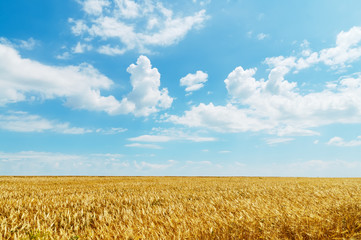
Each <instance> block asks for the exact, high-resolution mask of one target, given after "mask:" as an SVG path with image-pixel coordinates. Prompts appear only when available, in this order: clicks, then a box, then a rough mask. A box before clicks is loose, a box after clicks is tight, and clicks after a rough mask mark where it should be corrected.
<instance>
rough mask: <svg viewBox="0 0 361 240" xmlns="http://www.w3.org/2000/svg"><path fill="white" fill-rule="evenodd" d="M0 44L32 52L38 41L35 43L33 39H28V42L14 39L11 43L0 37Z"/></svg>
mask: <svg viewBox="0 0 361 240" xmlns="http://www.w3.org/2000/svg"><path fill="white" fill-rule="evenodd" d="M0 44H3V45H6V46H9V47H12V48H20V49H25V50H33V49H34V47H35V46H36V45H37V44H38V41H36V40H35V39H34V38H32V37H31V38H29V39H28V40H19V39H15V40H13V41H10V40H9V39H7V38H4V37H0Z"/></svg>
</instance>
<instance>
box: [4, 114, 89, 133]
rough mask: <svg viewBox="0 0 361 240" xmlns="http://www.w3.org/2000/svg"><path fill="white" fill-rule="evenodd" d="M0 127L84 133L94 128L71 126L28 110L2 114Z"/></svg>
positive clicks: (27, 130) (15, 130) (24, 130)
mask: <svg viewBox="0 0 361 240" xmlns="http://www.w3.org/2000/svg"><path fill="white" fill-rule="evenodd" d="M0 129H3V130H7V131H13V132H46V131H49V132H56V133H61V134H84V133H90V132H92V130H90V129H85V128H79V127H71V126H70V124H69V123H67V122H65V123H62V122H58V121H54V120H48V119H45V118H42V117H41V116H38V115H31V114H29V113H27V112H10V113H9V114H6V115H0Z"/></svg>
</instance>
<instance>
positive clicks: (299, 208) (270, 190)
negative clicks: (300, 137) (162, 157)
mask: <svg viewBox="0 0 361 240" xmlns="http://www.w3.org/2000/svg"><path fill="white" fill-rule="evenodd" d="M0 193H1V195H0V237H1V239H361V179H318V178H258V177H254V178H248V177H221V178H216V177H0Z"/></svg>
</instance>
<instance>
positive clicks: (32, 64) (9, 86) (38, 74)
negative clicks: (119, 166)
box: [0, 44, 173, 116]
mask: <svg viewBox="0 0 361 240" xmlns="http://www.w3.org/2000/svg"><path fill="white" fill-rule="evenodd" d="M0 59H7V61H1V62H0V69H1V71H0V105H6V104H9V103H15V102H20V101H29V100H31V99H34V98H35V99H54V98H62V99H64V100H65V105H66V106H69V107H71V108H75V109H85V110H90V111H104V112H107V113H108V114H128V113H133V114H134V115H135V116H148V115H149V114H151V113H155V112H157V111H159V110H160V109H166V108H169V107H170V106H171V104H172V101H173V98H171V97H170V96H168V90H167V89H166V88H163V89H162V90H159V86H160V74H159V72H158V70H157V69H156V68H152V66H151V63H150V61H149V59H148V58H147V57H145V56H140V57H139V58H138V60H137V65H135V64H132V65H130V66H129V68H128V69H127V71H128V72H129V73H130V74H131V77H130V79H131V85H132V87H133V89H132V92H130V93H129V94H128V95H127V97H124V98H123V99H122V100H121V101H118V100H117V99H116V98H115V97H114V96H112V95H110V96H102V95H101V93H100V91H101V90H109V89H110V88H111V86H112V85H113V81H111V80H110V79H109V78H107V77H106V76H104V75H102V74H101V73H100V72H99V71H98V70H97V69H95V68H94V67H93V66H91V65H89V64H86V63H83V64H81V65H79V66H66V67H56V66H49V65H44V64H41V63H39V62H36V61H33V60H30V59H24V58H22V57H21V56H20V55H19V53H18V52H17V51H16V50H15V49H13V48H12V47H10V46H6V45H2V44H0ZM19 69H21V71H19Z"/></svg>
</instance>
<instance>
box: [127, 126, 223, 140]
mask: <svg viewBox="0 0 361 240" xmlns="http://www.w3.org/2000/svg"><path fill="white" fill-rule="evenodd" d="M128 140H129V141H132V142H144V143H163V142H170V141H190V142H212V141H216V140H217V139H216V138H214V137H202V136H199V135H198V134H197V133H195V132H192V133H186V132H183V131H182V130H179V129H172V128H170V129H157V128H154V129H153V130H152V134H147V135H141V136H138V137H133V138H128Z"/></svg>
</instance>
